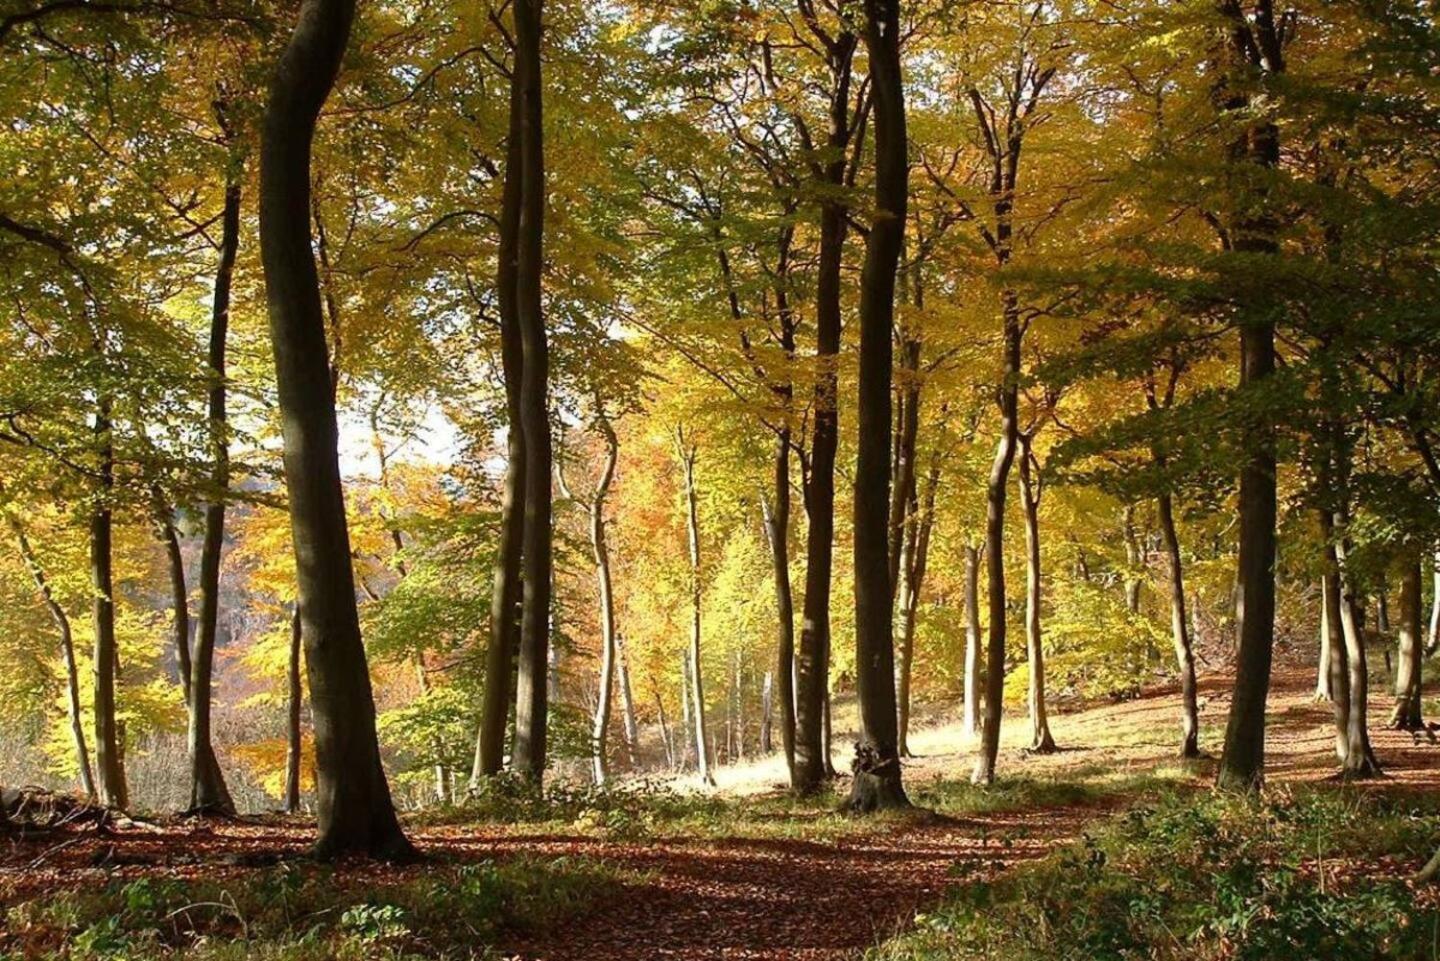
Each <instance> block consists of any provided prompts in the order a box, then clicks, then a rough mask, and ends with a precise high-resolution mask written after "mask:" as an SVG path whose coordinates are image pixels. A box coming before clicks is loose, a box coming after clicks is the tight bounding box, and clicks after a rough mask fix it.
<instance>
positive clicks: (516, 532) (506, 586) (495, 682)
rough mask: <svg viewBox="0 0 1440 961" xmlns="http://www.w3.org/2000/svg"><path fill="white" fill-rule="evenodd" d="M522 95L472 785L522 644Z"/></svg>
mask: <svg viewBox="0 0 1440 961" xmlns="http://www.w3.org/2000/svg"><path fill="white" fill-rule="evenodd" d="M520 112H521V100H520V97H519V95H518V93H517V90H516V88H515V87H514V86H513V85H512V87H511V91H510V129H509V136H508V139H507V142H506V152H505V183H504V187H503V190H502V195H501V200H500V230H499V243H498V249H497V250H496V255H495V260H496V264H497V267H496V274H495V299H496V302H497V307H498V311H499V315H500V362H501V367H502V370H503V374H504V380H505V410H506V416H507V424H508V426H509V430H508V433H507V435H506V441H505V444H506V460H505V486H504V492H503V494H502V500H501V505H500V544H499V547H498V549H497V550H496V552H495V570H494V581H493V589H492V593H491V596H490V643H489V645H488V646H487V647H486V650H485V693H484V695H483V700H482V703H481V708H480V730H479V733H478V734H477V736H476V739H475V765H474V768H473V769H472V771H471V775H470V786H471V788H474V787H476V786H477V785H478V784H479V782H480V780H481V779H482V778H487V777H494V776H495V775H497V774H499V773H500V771H501V769H502V768H503V767H504V766H505V734H506V730H507V728H508V727H509V726H510V712H511V709H512V707H513V706H514V689H513V686H512V683H513V680H514V673H515V658H516V656H517V654H518V653H519V650H520V609H521V602H522V598H521V569H520V568H521V563H522V557H523V554H524V536H525V502H526V491H527V489H528V488H527V485H526V473H527V472H526V450H525V432H524V428H523V427H522V426H521V417H522V414H521V409H522V404H521V401H520V398H521V389H520V388H521V379H522V377H523V373H524V369H525V349H524V346H523V343H522V337H521V331H520V316H519V309H518V306H517V297H518V287H517V278H516V274H515V263H516V258H517V248H518V244H519V232H520V200H521V177H520V174H519V170H520V165H521V159H520V158H521V153H520V141H521V133H520Z"/></svg>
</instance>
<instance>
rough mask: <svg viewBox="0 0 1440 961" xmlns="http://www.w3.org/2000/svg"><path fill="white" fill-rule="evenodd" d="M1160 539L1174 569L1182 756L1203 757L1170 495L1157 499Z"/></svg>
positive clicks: (1172, 611)
mask: <svg viewBox="0 0 1440 961" xmlns="http://www.w3.org/2000/svg"><path fill="white" fill-rule="evenodd" d="M1155 512H1156V514H1157V515H1158V517H1159V520H1160V537H1161V539H1163V540H1164V542H1165V555H1166V557H1167V558H1168V560H1169V562H1170V563H1169V567H1170V637H1171V639H1172V640H1173V641H1174V644H1175V666H1176V667H1177V668H1178V669H1179V671H1180V756H1181V757H1183V758H1195V757H1199V756H1200V707H1199V704H1198V702H1197V697H1196V684H1195V649H1194V646H1193V645H1192V644H1191V642H1190V618H1189V616H1188V613H1187V611H1186V610H1185V569H1184V561H1183V559H1182V558H1181V556H1180V535H1179V533H1178V532H1177V531H1176V529H1175V509H1174V505H1173V503H1172V501H1171V497H1170V495H1169V494H1168V493H1166V494H1161V495H1160V496H1159V497H1157V498H1156V499H1155Z"/></svg>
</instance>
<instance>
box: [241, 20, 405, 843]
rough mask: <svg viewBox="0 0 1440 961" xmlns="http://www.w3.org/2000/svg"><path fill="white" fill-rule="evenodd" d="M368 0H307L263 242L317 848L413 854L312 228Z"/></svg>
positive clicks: (271, 121) (266, 198)
mask: <svg viewBox="0 0 1440 961" xmlns="http://www.w3.org/2000/svg"><path fill="white" fill-rule="evenodd" d="M354 15H355V2H354V0H302V4H301V7H300V14H299V18H298V21H297V23H296V26H295V31H294V33H293V34H292V35H291V37H290V40H289V43H288V44H287V45H286V47H285V49H284V51H283V52H282V53H281V55H280V60H279V63H278V64H277V65H276V69H275V76H274V80H273V82H272V84H271V88H270V99H269V103H268V104H267V105H266V108H265V117H264V121H263V127H262V134H261V153H260V250H261V259H262V261H263V264H264V268H265V286H266V300H267V302H268V306H269V314H270V335H271V341H272V345H273V348H274V353H275V380H276V386H277V388H278V394H279V408H280V414H281V421H282V425H283V437H284V455H285V482H286V488H287V491H288V494H289V498H290V519H291V537H292V541H293V543H294V547H295V569H296V580H297V586H298V593H299V604H300V614H301V620H302V621H303V627H302V631H303V637H304V647H305V660H306V667H307V669H308V672H309V676H310V700H311V707H312V713H313V717H314V727H315V757H316V769H317V784H316V800H317V805H316V806H317V810H318V815H319V837H318V838H317V840H316V845H315V852H316V854H317V855H318V856H320V857H335V856H338V855H341V854H344V853H348V852H356V853H361V854H368V855H371V856H374V857H381V858H411V857H414V855H415V850H414V848H413V847H412V846H411V845H410V842H409V841H408V840H407V839H406V837H405V835H404V833H403V832H402V831H401V830H400V823H399V821H398V820H397V819H396V816H395V808H394V805H393V804H392V803H391V799H390V789H389V785H388V784H387V783H386V780H385V770H384V768H383V767H382V766H381V762H380V745H379V742H378V739H377V738H376V734H375V699H374V694H373V692H372V690H371V686H370V674H369V671H368V669H367V667H366V663H365V648H364V645H363V644H362V642H361V638H360V619H359V614H358V611H357V610H356V606H355V574H354V570H353V568H352V566H351V559H350V534H349V530H348V529H347V526H346V520H345V500H344V493H343V491H342V488H341V481H340V464H339V456H338V454H337V444H338V439H339V431H338V427H337V423H336V417H335V398H334V394H333V392H332V387H331V372H330V368H329V352H328V348H327V345H326V340H325V320H324V315H323V313H322V311H321V306H320V289H319V278H318V276H317V274H316V269H315V257H314V252H313V250H312V247H311V236H310V174H311V171H310V149H311V143H312V141H313V139H314V134H315V123H316V119H317V118H318V116H319V113H320V108H321V106H322V105H323V104H324V102H325V100H326V98H327V97H328V96H329V94H330V90H331V88H332V87H333V86H334V83H335V77H336V75H337V74H338V72H339V68H340V60H341V57H342V56H343V55H344V52H345V47H346V43H347V41H348V38H349V35H350V25H351V23H352V21H353V20H354Z"/></svg>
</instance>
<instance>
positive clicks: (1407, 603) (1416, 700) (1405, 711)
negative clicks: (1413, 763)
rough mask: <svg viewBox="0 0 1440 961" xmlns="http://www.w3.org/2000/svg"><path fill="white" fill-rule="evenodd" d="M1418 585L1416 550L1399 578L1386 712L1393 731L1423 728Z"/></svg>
mask: <svg viewBox="0 0 1440 961" xmlns="http://www.w3.org/2000/svg"><path fill="white" fill-rule="evenodd" d="M1420 585H1421V578H1420V555H1419V554H1418V553H1416V554H1415V555H1414V556H1413V557H1407V558H1406V559H1405V570H1404V572H1403V574H1402V576H1401V581H1400V642H1399V643H1400V651H1399V659H1398V661H1397V663H1396V669H1395V708H1394V710H1393V711H1391V713H1390V726H1391V727H1392V728H1394V729H1395V730H1397V731H1419V730H1423V729H1424V727H1425V719H1424V717H1422V716H1421V713H1420V691H1421V665H1422V664H1423V663H1424V658H1425V635H1424V633H1423V632H1422V630H1421V621H1420V617H1421V614H1420V605H1421V597H1420V594H1421V586H1420Z"/></svg>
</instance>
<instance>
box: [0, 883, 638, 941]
mask: <svg viewBox="0 0 1440 961" xmlns="http://www.w3.org/2000/svg"><path fill="white" fill-rule="evenodd" d="M628 880H631V878H629V877H628V876H626V875H624V874H623V873H621V872H619V871H618V870H617V869H615V868H613V867H610V866H607V865H605V864H603V863H600V862H594V861H586V860H582V859H578V858H555V859H542V858H517V859H514V860H509V861H504V862H497V861H481V862H478V863H474V864H462V865H453V866H450V865H438V866H437V865H432V866H430V867H428V868H427V869H426V870H425V871H423V872H421V873H418V874H416V873H401V874H397V875H393V876H391V877H389V878H387V879H385V880H375V879H372V878H369V877H364V876H355V875H349V874H347V873H345V872H343V871H337V870H333V869H331V868H326V867H319V866H315V865H298V864H282V865H280V866H278V867H276V868H273V869H269V870H266V871H264V872H262V873H260V874H259V875H258V876H257V875H255V874H249V875H247V876H245V877H244V878H243V879H234V880H217V881H197V880H193V879H183V880H182V879H179V878H155V877H143V878H140V879H138V880H134V881H129V882H124V881H112V882H111V883H109V884H107V885H106V886H105V887H104V888H102V889H100V890H94V891H91V890H84V889H79V890H75V891H71V892H68V893H64V894H60V895H56V896H53V897H48V898H41V899H36V900H32V901H26V902H23V903H21V904H18V905H16V906H14V907H12V908H10V909H9V911H8V913H7V915H6V917H5V926H4V928H3V929H0V930H3V933H0V958H9V957H11V955H10V954H9V953H8V952H10V951H11V950H12V949H14V950H16V951H19V952H21V953H20V954H18V955H16V956H24V957H27V958H31V957H33V958H41V959H44V961H82V959H84V961H88V959H101V958H113V959H127V961H148V959H161V958H166V959H168V958H181V957H184V958H198V959H205V961H219V959H229V958H237V959H238V958H242V957H261V958H293V959H296V961H302V959H303V961H320V959H330V958H357V959H358V958H384V959H396V961H398V959H401V958H417V959H418V958H429V959H444V961H465V959H478V958H486V957H490V956H491V954H490V948H489V947H488V945H489V944H490V943H492V942H493V941H494V940H495V939H496V938H497V937H498V936H499V935H500V934H502V933H504V932H506V931H515V930H533V929H536V928H539V927H542V926H545V925H548V924H552V923H555V922H557V921H560V920H563V919H564V918H566V917H569V916H572V915H574V914H576V913H577V912H579V911H580V910H582V909H583V908H584V907H585V906H586V905H587V904H589V903H590V902H591V901H593V900H595V899H598V898H603V897H606V896H609V895H611V894H613V892H614V890H615V889H616V888H617V887H618V886H620V885H622V884H624V883H626V882H627V881H628Z"/></svg>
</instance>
